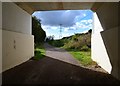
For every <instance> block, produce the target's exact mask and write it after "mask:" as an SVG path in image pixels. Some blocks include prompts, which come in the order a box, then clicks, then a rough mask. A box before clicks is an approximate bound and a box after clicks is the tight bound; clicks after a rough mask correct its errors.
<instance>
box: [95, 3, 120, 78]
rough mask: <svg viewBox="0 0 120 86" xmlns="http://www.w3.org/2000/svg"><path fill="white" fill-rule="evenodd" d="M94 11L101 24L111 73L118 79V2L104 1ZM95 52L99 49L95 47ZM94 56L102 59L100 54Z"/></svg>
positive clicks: (119, 60)
mask: <svg viewBox="0 0 120 86" xmlns="http://www.w3.org/2000/svg"><path fill="white" fill-rule="evenodd" d="M96 13H97V14H98V17H99V20H100V22H101V24H102V26H103V31H102V32H101V36H102V39H103V43H104V44H105V48H106V51H107V54H108V57H109V60H110V63H111V66H112V70H111V74H112V75H113V76H114V77H116V78H118V79H120V76H119V73H120V71H119V70H120V65H119V62H120V59H119V57H118V27H119V25H118V3H112V2H111V3H104V4H103V5H102V6H101V7H100V8H99V9H97V11H96ZM98 43H100V40H98ZM93 46H95V45H93ZM101 50H102V49H101ZM103 50H104V49H103ZM96 52H100V51H99V49H98V50H97V48H96ZM96 56H99V57H98V58H100V59H101V60H103V57H102V54H101V55H100V54H97V55H96ZM104 57H106V56H104ZM104 64H106V63H104ZM102 67H103V66H102ZM103 68H104V67H103Z"/></svg>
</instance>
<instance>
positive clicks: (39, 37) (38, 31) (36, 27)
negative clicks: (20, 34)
mask: <svg viewBox="0 0 120 86" xmlns="http://www.w3.org/2000/svg"><path fill="white" fill-rule="evenodd" d="M32 35H34V42H35V43H41V42H44V40H45V38H46V33H45V31H44V30H43V29H42V27H41V23H40V20H39V19H37V18H36V17H32Z"/></svg>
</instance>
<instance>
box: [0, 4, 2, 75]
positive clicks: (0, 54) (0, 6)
mask: <svg viewBox="0 0 120 86" xmlns="http://www.w3.org/2000/svg"><path fill="white" fill-rule="evenodd" d="M1 72H2V2H0V73H1Z"/></svg>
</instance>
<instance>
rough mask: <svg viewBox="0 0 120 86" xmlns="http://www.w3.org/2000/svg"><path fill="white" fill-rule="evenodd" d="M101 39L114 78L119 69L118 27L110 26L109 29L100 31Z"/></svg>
mask: <svg viewBox="0 0 120 86" xmlns="http://www.w3.org/2000/svg"><path fill="white" fill-rule="evenodd" d="M101 35H102V38H103V41H104V43H105V46H106V49H107V52H108V55H109V58H110V62H111V65H112V71H111V74H112V75H114V76H115V77H116V78H119V79H120V77H118V74H119V71H118V69H119V68H120V67H119V66H118V64H119V59H118V27H116V28H111V29H109V30H106V31H103V32H101Z"/></svg>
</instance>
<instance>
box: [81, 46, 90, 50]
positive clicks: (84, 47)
mask: <svg viewBox="0 0 120 86" xmlns="http://www.w3.org/2000/svg"><path fill="white" fill-rule="evenodd" d="M80 50H81V51H89V50H90V48H89V47H88V46H86V45H84V46H83V47H82V48H81V49H80Z"/></svg>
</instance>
